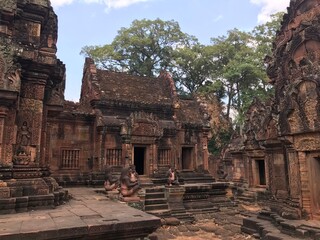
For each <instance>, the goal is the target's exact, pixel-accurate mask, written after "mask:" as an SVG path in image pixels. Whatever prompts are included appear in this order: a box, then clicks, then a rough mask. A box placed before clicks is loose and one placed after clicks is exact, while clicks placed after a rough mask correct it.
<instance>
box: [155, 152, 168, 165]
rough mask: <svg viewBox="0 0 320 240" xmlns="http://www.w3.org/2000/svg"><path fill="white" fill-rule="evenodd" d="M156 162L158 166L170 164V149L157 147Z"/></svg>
mask: <svg viewBox="0 0 320 240" xmlns="http://www.w3.org/2000/svg"><path fill="white" fill-rule="evenodd" d="M158 163H159V165H160V166H170V165H171V149H159V153H158Z"/></svg>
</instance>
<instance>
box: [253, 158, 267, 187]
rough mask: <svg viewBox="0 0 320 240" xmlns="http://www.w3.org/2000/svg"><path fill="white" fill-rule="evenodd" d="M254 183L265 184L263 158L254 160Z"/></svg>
mask: <svg viewBox="0 0 320 240" xmlns="http://www.w3.org/2000/svg"><path fill="white" fill-rule="evenodd" d="M255 170H256V171H255V176H256V177H255V185H260V186H261V185H262V186H263V185H266V168H265V163H264V160H263V159H259V160H255Z"/></svg>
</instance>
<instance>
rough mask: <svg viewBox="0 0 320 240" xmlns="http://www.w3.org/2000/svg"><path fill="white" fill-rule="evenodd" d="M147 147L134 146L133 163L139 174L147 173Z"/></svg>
mask: <svg viewBox="0 0 320 240" xmlns="http://www.w3.org/2000/svg"><path fill="white" fill-rule="evenodd" d="M145 149H146V148H145V147H134V153H133V156H134V160H133V164H134V165H135V166H136V171H137V173H138V174H139V175H144V174H145V169H144V163H145Z"/></svg>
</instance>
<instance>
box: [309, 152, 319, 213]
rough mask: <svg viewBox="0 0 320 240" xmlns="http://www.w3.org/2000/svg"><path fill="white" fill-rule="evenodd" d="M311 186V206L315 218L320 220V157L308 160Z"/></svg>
mask: <svg viewBox="0 0 320 240" xmlns="http://www.w3.org/2000/svg"><path fill="white" fill-rule="evenodd" d="M311 155H313V154H311ZM308 163H309V164H308V165H309V184H310V192H311V206H312V210H311V212H312V214H313V217H317V218H319V214H320V185H319V181H320V156H317V157H315V156H314V155H313V156H312V157H310V158H309V159H308Z"/></svg>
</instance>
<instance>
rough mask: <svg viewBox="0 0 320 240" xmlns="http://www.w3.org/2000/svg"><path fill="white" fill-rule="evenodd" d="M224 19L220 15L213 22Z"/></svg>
mask: <svg viewBox="0 0 320 240" xmlns="http://www.w3.org/2000/svg"><path fill="white" fill-rule="evenodd" d="M222 18H223V16H222V15H221V14H220V15H219V16H217V17H215V18H214V19H213V22H219V21H220V20H221V19H222Z"/></svg>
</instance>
